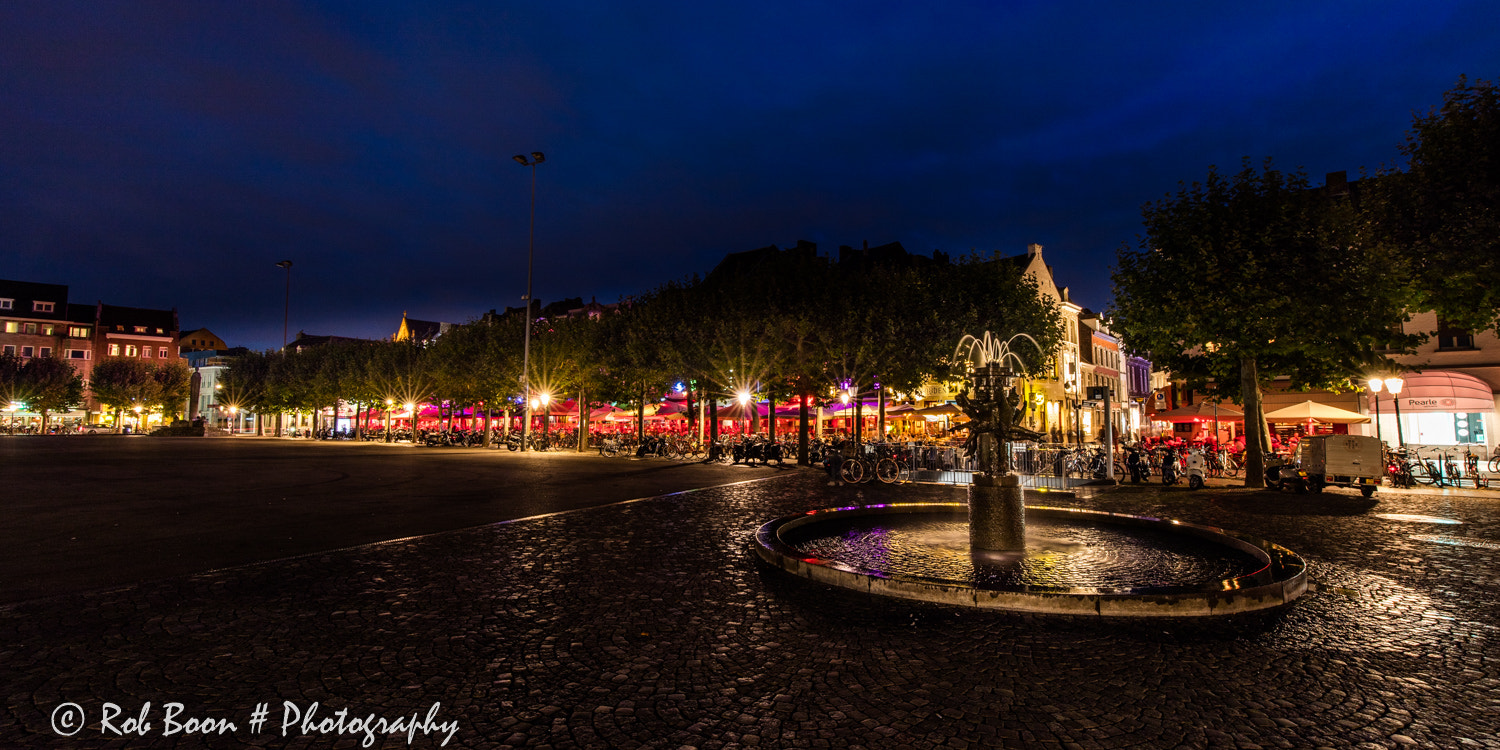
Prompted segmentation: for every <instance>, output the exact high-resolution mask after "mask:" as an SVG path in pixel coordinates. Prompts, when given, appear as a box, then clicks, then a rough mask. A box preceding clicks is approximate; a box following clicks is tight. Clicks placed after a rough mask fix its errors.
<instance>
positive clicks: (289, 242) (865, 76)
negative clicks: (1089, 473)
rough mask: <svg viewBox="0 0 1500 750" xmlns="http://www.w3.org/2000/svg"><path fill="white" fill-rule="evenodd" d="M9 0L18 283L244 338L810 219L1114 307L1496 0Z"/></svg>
mask: <svg viewBox="0 0 1500 750" xmlns="http://www.w3.org/2000/svg"><path fill="white" fill-rule="evenodd" d="M918 6H919V4H918V3H912V2H890V3H886V2H862V3H842V2H840V3H818V2H806V1H804V2H795V3H766V2H762V3H739V4H734V5H732V6H729V5H728V4H721V3H704V2H702V1H701V0H693V1H692V2H680V3H664V2H639V3H638V2H630V3H624V2H620V3H599V2H558V1H551V2H545V3H542V2H535V3H525V4H522V3H504V2H498V3H497V2H479V1H476V2H466V3H460V2H451V3H437V2H420V3H419V2H413V3H409V4H407V3H387V2H376V1H374V0H357V1H354V2H347V3H332V2H329V3H306V2H271V1H267V2H255V3H246V2H238V1H236V2H222V3H214V2H203V1H202V0H191V1H188V0H184V1H183V2H154V3H152V2H128V3H99V2H92V1H90V2H78V3H71V2H60V1H58V0H48V2H12V3H4V4H0V278H11V279H20V280H28V281H39V282H48V283H62V284H68V285H70V286H71V291H72V297H73V301H74V302H92V301H94V300H97V299H104V300H105V301H107V302H110V303H112V304H121V305H134V306H141V307H163V308H165V307H176V308H178V310H179V311H180V312H181V318H182V323H183V326H184V327H185V328H195V327H208V328H210V329H212V330H213V331H215V332H216V333H218V334H219V335H221V336H223V337H224V338H226V339H227V340H228V341H229V342H230V343H231V344H242V345H248V346H252V347H267V346H276V345H279V344H280V342H281V325H282V304H283V289H284V287H283V284H284V280H285V277H284V273H283V271H282V270H281V269H279V268H277V267H276V266H275V265H274V264H275V262H276V261H278V260H282V259H291V260H292V261H293V262H294V263H295V266H294V267H293V269H292V294H291V328H292V332H293V334H294V335H295V333H296V331H297V330H299V329H302V330H307V331H308V332H310V333H337V334H342V335H351V336H367V337H380V336H386V335H389V334H390V333H391V332H392V331H394V330H395V326H396V324H397V323H398V322H399V320H400V317H401V313H402V311H403V310H406V311H410V313H411V315H412V317H416V318H422V319H439V320H449V321H454V322H462V321H464V320H467V319H469V318H471V317H474V316H476V315H478V314H480V313H483V312H484V311H486V310H489V309H491V308H499V307H504V306H505V305H518V304H519V298H520V295H521V294H522V293H523V292H524V290H525V270H526V242H527V209H528V205H529V204H528V201H529V195H530V194H529V189H530V174H529V170H527V169H526V168H524V167H521V166H520V165H517V164H516V163H514V162H512V161H511V159H510V157H511V155H513V154H517V153H529V152H531V151H543V152H545V153H546V154H547V161H546V163H545V164H543V165H542V166H541V167H539V168H538V178H539V190H538V203H537V238H536V276H535V289H536V295H537V297H539V298H541V299H543V300H544V301H552V300H556V299H558V298H561V297H569V296H582V297H584V298H585V299H588V298H589V297H590V296H597V297H598V298H599V300H600V301H614V300H616V299H618V298H619V297H620V296H621V295H624V294H631V293H636V292H640V291H644V290H647V289H649V288H651V287H654V286H656V285H657V284H659V283H660V282H662V281H664V280H666V279H669V278H676V277H682V276H685V275H687V274H690V273H693V272H700V273H703V272H707V271H708V270H709V269H711V268H712V267H713V266H714V264H715V263H717V261H718V260H719V259H720V258H721V257H722V256H723V255H724V254H725V253H728V252H734V251H739V250H747V249H752V248H756V247H762V246H765V245H769V244H777V245H781V246H783V247H786V246H788V245H791V244H794V243H795V242H796V241H797V240H800V239H806V240H811V241H814V242H817V243H818V244H819V247H820V249H822V250H824V251H826V252H836V250H837V247H838V246H839V245H840V244H848V245H855V246H858V245H859V244H860V243H862V242H864V241H868V242H869V243H870V244H872V245H875V244H883V243H886V242H892V241H900V242H901V243H902V244H904V245H905V246H906V247H907V249H909V250H912V251H914V252H924V253H930V252H931V251H932V250H935V249H942V250H945V251H948V252H950V253H955V254H956V253H962V252H967V251H968V250H970V249H971V248H972V249H978V250H981V251H985V252H989V251H992V250H999V251H1001V252H1002V254H1006V255H1011V254H1016V253H1019V252H1023V251H1024V249H1025V246H1026V243H1028V242H1040V243H1042V244H1043V245H1045V246H1046V253H1047V255H1048V257H1049V258H1050V260H1051V261H1052V263H1053V264H1054V266H1056V268H1057V270H1058V274H1059V276H1060V281H1061V282H1062V283H1064V284H1067V285H1070V286H1071V287H1072V289H1073V293H1074V299H1075V300H1076V301H1078V302H1080V303H1082V304H1085V305H1088V306H1090V307H1094V308H1096V309H1099V308H1103V307H1105V306H1106V305H1107V303H1108V298H1109V280H1108V271H1109V266H1110V264H1111V263H1112V261H1113V258H1114V252H1115V250H1116V249H1117V248H1118V247H1119V246H1120V245H1121V244H1122V243H1133V242H1134V238H1135V235H1136V233H1137V232H1138V230H1139V227H1140V207H1141V205H1142V204H1143V203H1144V202H1146V201H1149V200H1155V199H1158V198H1160V197H1162V196H1163V195H1164V194H1166V193H1168V192H1170V191H1172V190H1174V189H1175V188H1176V186H1177V183H1178V182H1179V181H1181V180H1187V181H1191V180H1194V179H1198V178H1201V177H1202V176H1203V175H1204V174H1205V173H1206V171H1207V168H1208V166H1209V165H1210V164H1218V165H1220V166H1222V167H1225V168H1230V169H1232V168H1234V167H1236V166H1237V165H1238V163H1239V160H1240V158H1241V157H1243V156H1250V157H1252V158H1254V159H1256V160H1257V161H1259V160H1260V159H1262V158H1264V157H1272V158H1274V159H1275V160H1276V163H1277V165H1278V166H1281V167H1284V168H1295V167H1298V166H1301V167H1304V168H1305V169H1306V170H1307V172H1308V174H1309V175H1310V176H1311V177H1312V178H1313V179H1314V181H1315V182H1317V183H1321V182H1322V176H1323V175H1324V174H1325V173H1326V172H1329V171H1335V170H1348V171H1349V172H1350V175H1351V177H1352V176H1354V173H1355V172H1357V171H1358V170H1359V169H1360V168H1361V167H1368V168H1371V169H1373V168H1376V167H1378V166H1380V165H1382V164H1395V163H1397V161H1398V151H1397V146H1398V144H1399V143H1400V142H1401V140H1402V138H1403V135H1404V133H1405V131H1406V129H1407V126H1408V125H1409V124H1410V122H1411V116H1412V113H1413V112H1414V111H1416V110H1426V109H1427V108H1429V107H1431V106H1433V105H1435V104H1437V103H1439V102H1440V101H1441V96H1442V92H1443V91H1445V90H1447V89H1448V88H1450V87H1451V86H1452V85H1453V84H1454V82H1455V81H1456V80H1457V78H1458V76H1459V75H1460V74H1467V75H1469V76H1470V77H1471V78H1487V79H1494V78H1496V77H1500V4H1497V3H1494V2H1492V1H1491V0H1484V1H1480V2H1431V1H1429V2H1379V1H1378V0H1359V1H1358V2H1306V0H1300V1H1299V2H1285V3H1276V2H1263V3H1248V4H1246V3H1235V4H1231V3H1203V2H1201V1H1198V2H1180V3H1146V4H1140V3H1135V4H1122V3H1117V2H1095V3H1068V2H1057V1H1056V0H1049V1H1046V2H968V3H960V2H942V3H933V4H930V7H918Z"/></svg>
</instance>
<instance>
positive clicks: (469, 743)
mask: <svg viewBox="0 0 1500 750" xmlns="http://www.w3.org/2000/svg"><path fill="white" fill-rule="evenodd" d="M585 491H586V490H585ZM961 497H962V494H961V490H960V491H955V490H954V489H953V488H947V487H932V486H907V487H899V488H883V487H879V486H862V487H857V488H855V487H827V486H826V485H825V484H824V483H823V477H822V476H821V475H818V474H814V473H812V472H805V471H798V472H794V473H787V474H783V475H781V476H779V477H776V478H773V479H769V480H763V481H758V482H754V483H748V484H740V485H735V486H728V487H723V488H718V489H709V490H704V491H698V492H691V493H687V494H678V495H672V496H667V497H662V498H656V499H651V500H647V501H642V502H633V503H628V504H620V505H614V506H609V507H603V508H594V509H585V510H579V511H573V512H569V513H564V514H560V515H555V516H551V517H547V518H542V519H538V520H531V521H520V522H515V523H505V524H498V525H494V526H488V527H483V528H477V529H468V530H463V531H457V532H449V533H444V534H438V535H433V536H428V537H422V538H416V539H409V540H404V541H398V542H390V543H384V544H377V545H370V546H365V547H359V548H355V549H351V550H343V551H339V552H334V553H325V554H316V555H311V556H306V557H301V558H297V559H292V560H284V561H278V562H274V563H267V564H262V565H254V566H248V567H241V568H236V569H230V570H224V571H218V572H213V573H208V574H202V575H195V576H191V577H182V578H175V579H170V580H166V581H161V582H155V583H149V584H141V585H135V586H128V587H125V588H120V589H116V590H113V591H108V592H101V593H92V594H82V595H69V596H64V597H57V598H53V599H47V600H40V601H33V602H28V603H23V604H19V605H15V606H11V607H6V608H3V609H0V643H3V644H4V645H3V646H0V664H3V665H4V666H3V673H4V677H3V682H0V684H3V685H4V692H5V698H6V705H7V707H8V709H7V712H6V714H4V716H3V719H0V746H4V747H23V746H24V747H109V748H120V747H131V748H155V747H242V746H255V747H272V748H337V747H361V746H363V744H362V743H363V742H364V737H363V736H357V735H342V736H333V735H314V736H301V735H297V734H295V733H294V734H293V735H292V736H288V737H282V736H280V734H279V720H280V710H281V708H280V707H281V705H282V702H283V701H291V702H293V703H295V704H298V705H299V706H302V707H306V706H307V705H308V704H311V703H312V702H313V701H319V702H320V703H321V706H322V708H321V710H322V711H323V712H325V713H329V712H332V711H335V710H337V709H339V708H345V707H347V708H349V709H350V710H351V713H352V714H357V715H364V714H368V713H374V714H377V715H380V716H388V717H394V716H401V715H403V714H404V715H410V714H411V713H412V712H414V711H419V712H422V713H424V714H425V712H426V711H427V710H428V708H429V707H430V706H431V705H432V704H433V703H434V702H441V704H442V705H441V713H440V715H439V717H438V718H439V720H449V721H451V720H456V721H458V722H459V729H458V731H457V733H456V734H455V735H454V736H453V739H452V741H451V742H450V743H449V745H448V746H449V747H468V748H502V747H551V748H573V747H583V748H605V747H611V748H613V747H618V748H634V747H661V748H684V747H691V748H730V747H778V748H779V747H789V748H790V747H796V748H802V747H807V748H821V747H867V748H988V747H1063V748H1115V747H1134V748H1170V747H1194V748H1197V747H1236V748H1256V747H1265V748H1315V747H1358V748H1393V747H1445V748H1446V747H1453V748H1462V747H1489V748H1500V739H1497V732H1500V630H1497V623H1500V604H1497V602H1500V596H1497V595H1500V572H1497V570H1500V568H1497V562H1500V551H1497V550H1495V549H1486V548H1482V547H1469V546H1459V545H1445V544H1438V543H1434V542H1431V541H1421V540H1417V539H1414V538H1413V537H1414V536H1416V535H1423V534H1429V535H1432V534H1439V535H1446V536H1452V537H1458V538H1467V539H1475V540H1484V541H1488V542H1492V543H1493V542H1497V541H1500V502H1497V501H1496V500H1494V499H1491V498H1468V497H1444V496H1430V495H1396V494H1393V493H1388V492H1381V493H1379V494H1378V495H1377V496H1376V497H1375V498H1374V499H1372V500H1369V501H1366V500H1364V499H1363V498H1360V497H1359V496H1358V495H1354V494H1342V493H1326V494H1324V495H1323V496H1291V495H1285V496H1278V495H1274V494H1270V493H1254V492H1247V491H1244V490H1229V489H1210V490H1207V491H1204V492H1199V493H1191V492H1188V491H1186V490H1185V489H1181V488H1174V489H1173V490H1166V491H1163V490H1160V489H1159V488H1153V489H1136V488H1121V489H1120V490H1117V491H1114V492H1110V493H1105V494H1101V495H1098V496H1096V497H1092V498H1086V499H1079V500H1048V501H1046V504H1054V505H1073V504H1076V505H1079V506H1083V507H1091V508H1098V509H1102V510H1109V511H1117V512H1130V513H1143V514H1148V515H1160V516H1165V517H1172V518H1181V519H1183V520H1189V521H1194V522H1200V523H1209V524H1214V525H1220V526H1224V527H1226V528H1230V529H1235V530H1239V531H1243V532H1246V533H1250V534H1254V535H1257V536H1261V537H1265V538H1268V539H1271V540H1274V541H1277V542H1280V543H1282V544H1285V545H1286V546H1288V547H1291V548H1293V549H1295V550H1297V551H1298V552H1300V553H1302V554H1303V555H1304V556H1305V557H1306V558H1307V559H1308V560H1309V562H1310V564H1311V578H1312V580H1313V581H1314V582H1315V584H1316V587H1317V592H1316V593H1314V594H1310V595H1309V596H1307V597H1305V598H1304V599H1302V600H1300V601H1299V602H1297V603H1296V604H1294V605H1293V606H1292V607H1290V608H1289V609H1285V610H1282V611H1279V612H1276V613H1273V614H1267V615H1256V616H1247V617H1239V618H1234V619H1229V620H1212V621H1205V620H1171V621H1120V620H1112V621H1098V620H1094V619H1083V618H1076V619H1075V618H1056V617H1035V616H1024V615H1014V614H1006V613H992V612H979V611H969V610H954V609H948V608H943V607H938V606H931V605H924V604H918V603H907V602H901V601H894V600H885V599H871V598H866V597H862V596H859V595H857V594H855V593H853V592H847V591H842V590H835V589H830V588H826V587H823V586H819V585H817V584H813V583H810V582H805V581H801V580H796V579H791V578H788V577H786V576H784V575H783V574H780V573H778V572H775V571H771V570H768V569H765V568H763V567H761V566H760V565H758V564H757V563H755V562H754V561H753V559H752V555H751V553H750V552H749V545H750V543H751V540H752V535H753V532H754V529H755V528H756V527H757V526H758V525H759V524H760V523H761V522H762V521H763V520H766V519H769V518H771V517H775V516H779V515H784V514H788V513H794V512H798V511H801V510H806V509H809V508H817V507H828V506H832V505H849V504H852V503H854V502H888V501H894V500H902V499H910V500H938V501H941V500H957V499H960V498H961ZM1377 512H1386V513H1407V514H1425V515H1432V516H1441V517H1447V518H1453V519H1457V520H1461V521H1463V522H1464V524H1463V525H1458V526H1435V525H1433V524H1424V523H1412V522H1396V521H1389V520H1383V519H1380V518H1376V517H1374V515H1373V514H1374V513H1377ZM106 701H109V702H114V703H116V704H119V705H121V706H123V707H125V708H126V710H127V712H130V711H132V710H134V707H136V706H139V705H140V704H141V703H142V702H144V701H152V702H153V705H154V706H158V707H159V706H160V705H161V704H162V703H163V702H165V701H179V702H182V703H184V704H185V705H186V706H187V715H194V716H207V717H217V718H227V719H231V720H233V721H235V722H236V724H237V730H236V731H234V732H232V733H229V734H226V735H223V736H215V737H207V738H205V737H188V738H184V737H182V736H171V737H163V736H161V731H160V728H159V727H158V728H157V729H156V730H154V731H152V732H150V733H148V735H147V736H142V737H137V738H134V739H131V740H129V741H125V740H118V739H103V738H101V737H100V736H99V734H98V726H97V718H98V713H99V710H100V707H101V705H102V704H103V703H104V702H106ZM64 702H74V703H77V704H79V705H80V706H82V707H83V708H84V709H85V711H86V712H87V714H88V715H89V717H90V720H91V725H90V726H88V727H86V728H85V729H84V730H83V731H81V732H80V733H79V734H77V735H75V736H73V737H69V738H62V737H58V736H56V735H55V734H54V733H53V731H52V730H51V729H50V728H49V723H48V722H49V717H50V716H52V714H53V711H54V710H55V709H56V707H57V706H58V705H60V704H62V703H64ZM259 703H268V704H269V705H270V706H271V708H272V712H271V721H270V722H269V726H267V727H266V728H265V729H264V730H263V731H262V732H261V733H253V732H251V731H250V730H249V729H248V728H247V723H246V720H247V719H248V717H249V714H250V711H251V709H252V707H254V706H255V705H257V704H259ZM158 710H159V709H158ZM158 716H159V715H158ZM439 742H440V737H439V736H432V735H428V736H424V735H422V734H418V735H417V736H416V738H415V739H414V740H413V741H412V742H411V744H410V746H411V747H436V746H438V743H439ZM373 746H377V747H407V746H408V738H407V736H406V735H405V734H404V733H403V734H400V735H398V736H389V737H387V736H382V737H378V738H377V740H376V741H375V742H374V744H373Z"/></svg>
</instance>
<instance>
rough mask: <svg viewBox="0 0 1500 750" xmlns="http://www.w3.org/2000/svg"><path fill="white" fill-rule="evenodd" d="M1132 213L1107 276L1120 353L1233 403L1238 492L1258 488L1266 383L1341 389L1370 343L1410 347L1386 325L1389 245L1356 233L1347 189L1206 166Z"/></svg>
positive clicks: (1395, 282)
mask: <svg viewBox="0 0 1500 750" xmlns="http://www.w3.org/2000/svg"><path fill="white" fill-rule="evenodd" d="M1142 213H1143V217H1144V223H1145V236H1144V237H1143V238H1141V240H1140V243H1139V248H1138V249H1136V250H1130V249H1128V248H1121V249H1120V251H1119V256H1118V263H1117V265H1116V267H1115V269H1114V271H1113V274H1112V278H1113V281H1114V294H1115V300H1114V305H1113V308H1112V310H1111V311H1110V323H1111V326H1112V327H1113V328H1114V329H1115V330H1116V331H1118V332H1120V333H1121V334H1122V335H1123V337H1124V339H1125V342H1126V345H1127V349H1129V350H1130V351H1132V352H1134V353H1137V354H1141V355H1142V356H1145V357H1147V358H1149V359H1150V360H1151V361H1152V363H1153V364H1154V365H1156V366H1158V367H1162V368H1164V369H1168V370H1170V371H1172V373H1173V374H1174V376H1176V377H1180V378H1184V379H1186V380H1187V381H1188V382H1189V383H1190V384H1193V385H1196V386H1202V387H1205V388H1209V389H1211V390H1212V391H1213V392H1215V393H1217V394H1218V395H1220V396H1226V397H1229V398H1232V399H1234V400H1235V401H1238V402H1240V403H1243V404H1244V407H1245V425H1246V428H1247V429H1246V449H1247V454H1246V461H1247V468H1246V475H1245V486H1247V487H1261V486H1264V479H1265V477H1264V471H1263V468H1264V464H1263V451H1264V445H1263V435H1264V433H1265V419H1264V411H1263V409H1262V408H1261V398H1260V396H1261V387H1262V384H1263V383H1265V382H1268V381H1269V380H1270V379H1272V378H1275V377H1277V376H1285V377H1287V378H1289V379H1290V382H1291V385H1292V386H1293V387H1298V388H1311V387H1317V388H1331V389H1339V388H1343V387H1347V386H1348V384H1349V380H1350V378H1351V377H1357V376H1358V374H1359V372H1358V370H1359V368H1360V367H1361V366H1367V365H1368V363H1369V361H1370V360H1371V358H1372V357H1375V355H1372V352H1373V351H1374V350H1375V349H1377V348H1386V347H1389V348H1391V350H1392V353H1396V352H1401V351H1409V350H1410V347H1411V346H1412V345H1413V343H1414V341H1413V339H1412V338H1411V337H1406V336H1402V335H1400V334H1396V333H1393V332H1392V330H1391V327H1390V322H1391V321H1395V320H1401V319H1402V316H1403V315H1404V310H1405V308H1406V305H1407V304H1408V303H1409V302H1410V299H1411V293H1410V289H1409V288H1408V287H1407V286H1406V284H1405V283H1403V282H1402V280H1401V279H1400V277H1399V276H1398V277H1396V278H1392V277H1391V274H1390V269H1391V268H1392V264H1393V263H1394V262H1395V259H1394V258H1393V257H1391V256H1390V255H1389V254H1388V253H1389V250H1388V248H1386V247H1385V246H1383V245H1381V244H1380V243H1374V242H1371V241H1370V239H1369V237H1367V236H1365V235H1363V234H1362V233H1361V231H1360V228H1361V224H1360V223H1359V222H1358V221H1357V220H1356V217H1355V214H1354V207H1353V206H1352V205H1351V203H1350V200H1349V199H1348V197H1347V196H1344V195H1337V194H1334V193H1332V192H1330V191H1328V190H1321V189H1320V190H1313V189H1311V188H1310V187H1309V186H1308V184H1307V178H1306V177H1305V176H1304V175H1302V174H1301V173H1300V172H1299V173H1294V174H1286V173H1283V172H1280V171H1277V170H1275V169H1274V168H1273V167H1272V166H1271V163H1270V162H1269V161H1267V162H1266V164H1265V166H1264V168H1263V169H1261V170H1256V169H1255V168H1254V167H1252V166H1251V164H1250V162H1249V160H1246V161H1245V163H1244V165H1243V169H1242V170H1241V171H1240V172H1239V173H1238V174H1235V175H1233V176H1231V177H1226V176H1224V175H1221V174H1220V173H1219V172H1218V170H1217V169H1216V168H1213V167H1210V168H1209V173H1208V178H1207V179H1206V180H1205V181H1204V182H1202V183H1194V184H1193V185H1192V186H1191V187H1188V186H1184V187H1183V188H1182V189H1181V190H1180V191H1179V192H1178V193H1177V194H1176V195H1169V196H1167V197H1165V198H1163V199H1162V200H1160V201H1158V202H1156V203H1150V204H1147V205H1146V206H1145V208H1144V209H1143V212H1142ZM1377 358H1381V359H1383V355H1382V356H1380V357H1377Z"/></svg>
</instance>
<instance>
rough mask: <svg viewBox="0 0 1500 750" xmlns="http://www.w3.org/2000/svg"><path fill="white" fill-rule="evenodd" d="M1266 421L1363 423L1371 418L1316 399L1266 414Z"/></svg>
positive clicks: (1286, 422) (1279, 422)
mask: <svg viewBox="0 0 1500 750" xmlns="http://www.w3.org/2000/svg"><path fill="white" fill-rule="evenodd" d="M1266 421H1267V422H1275V423H1277V424H1295V423H1298V422H1318V423H1320V424H1363V423H1365V422H1368V421H1370V418H1369V417H1367V416H1365V415H1363V414H1360V413H1358V412H1352V411H1348V410H1347V409H1340V408H1338V407H1337V406H1329V405H1328V404H1320V403H1318V402H1316V401H1303V402H1302V403H1300V404H1293V405H1291V406H1288V407H1286V408H1283V409H1277V410H1276V411H1273V412H1270V413H1268V414H1266Z"/></svg>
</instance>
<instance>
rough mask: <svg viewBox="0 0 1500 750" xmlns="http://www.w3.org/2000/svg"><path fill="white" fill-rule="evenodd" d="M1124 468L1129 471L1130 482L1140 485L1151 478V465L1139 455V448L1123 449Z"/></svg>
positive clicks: (1143, 456) (1144, 457)
mask: <svg viewBox="0 0 1500 750" xmlns="http://www.w3.org/2000/svg"><path fill="white" fill-rule="evenodd" d="M1125 466H1126V468H1128V469H1129V470H1130V481H1132V482H1134V483H1136V484H1140V483H1141V482H1145V481H1147V480H1148V479H1150V477H1151V464H1150V462H1148V461H1147V460H1146V456H1145V455H1144V454H1142V453H1141V449H1140V447H1139V446H1131V447H1129V448H1126V449H1125Z"/></svg>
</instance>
